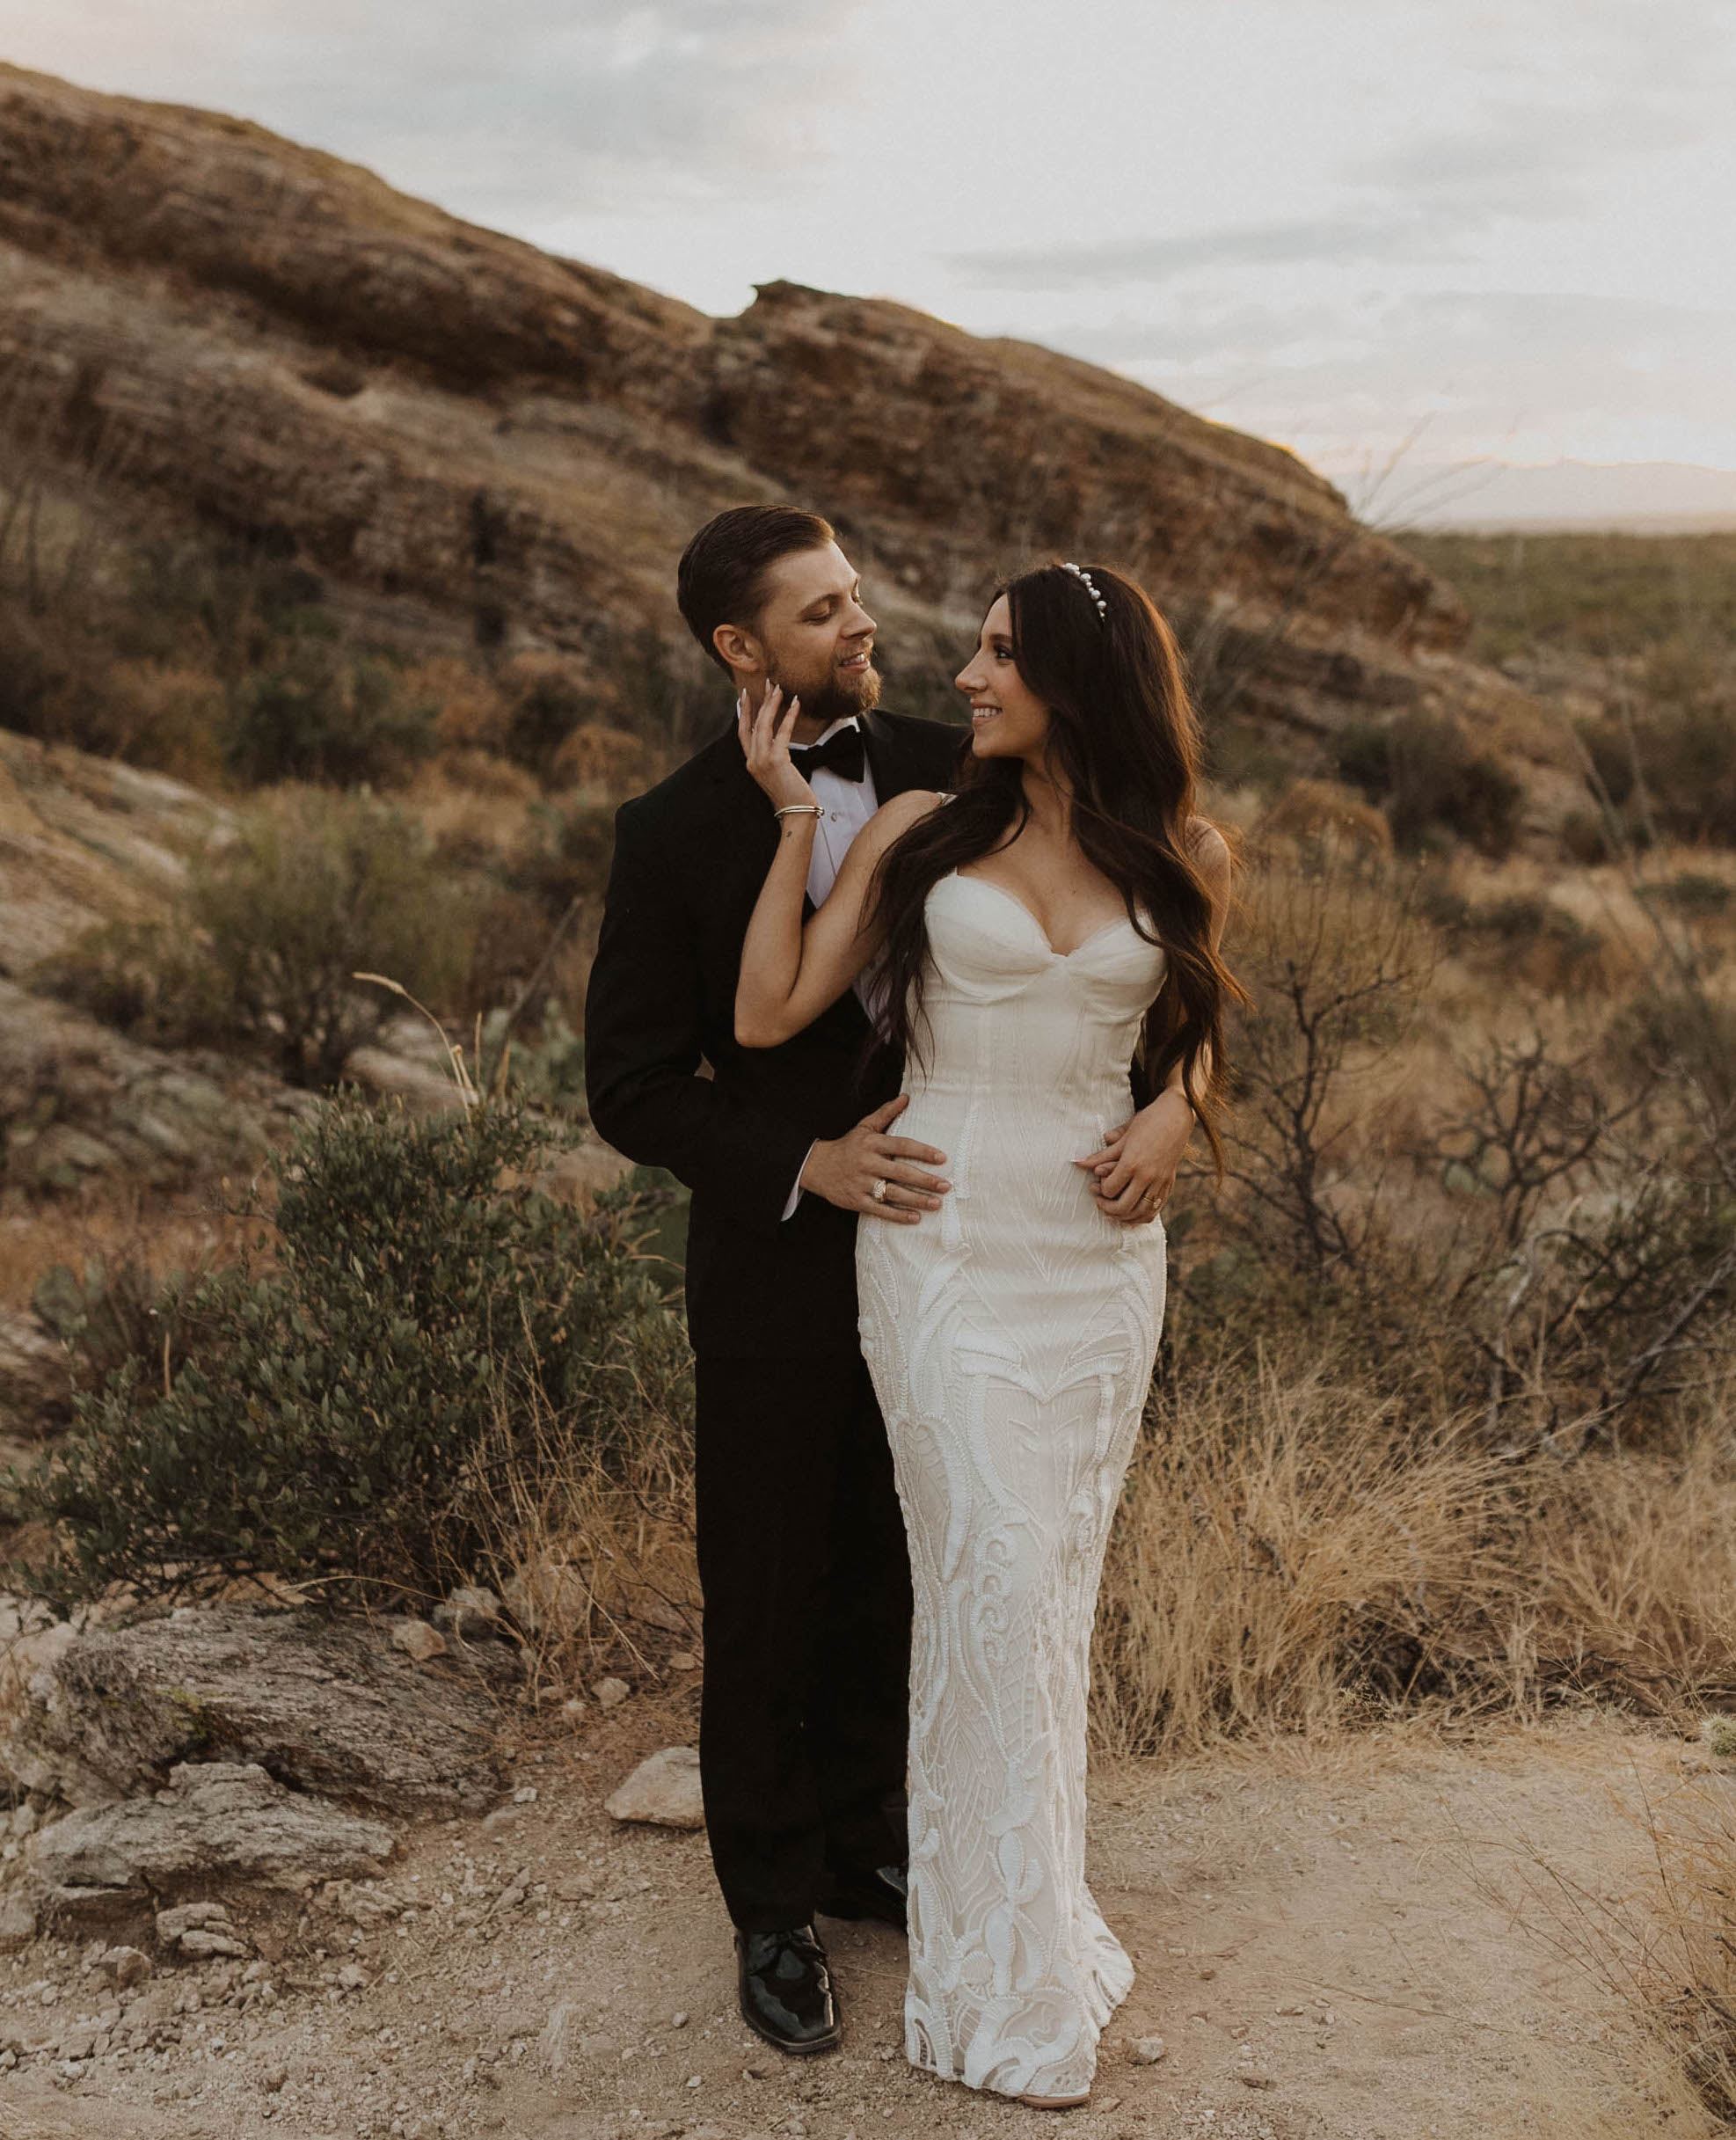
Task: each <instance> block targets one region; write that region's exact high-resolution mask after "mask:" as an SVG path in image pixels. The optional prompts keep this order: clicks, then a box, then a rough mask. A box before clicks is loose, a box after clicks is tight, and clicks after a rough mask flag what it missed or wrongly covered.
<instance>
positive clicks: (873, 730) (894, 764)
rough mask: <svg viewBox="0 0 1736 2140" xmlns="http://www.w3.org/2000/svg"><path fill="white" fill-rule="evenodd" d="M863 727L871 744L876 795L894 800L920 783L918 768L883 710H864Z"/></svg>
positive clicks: (879, 797) (869, 745) (865, 737)
mask: <svg viewBox="0 0 1736 2140" xmlns="http://www.w3.org/2000/svg"><path fill="white" fill-rule="evenodd" d="M862 727H863V734H864V740H865V741H866V743H867V747H868V770H869V771H870V772H871V773H872V774H873V776H874V796H875V800H877V801H879V802H890V801H891V800H892V798H893V797H894V795H901V794H902V793H903V792H904V791H905V789H906V788H908V787H915V785H916V784H917V773H916V769H915V767H914V766H913V765H912V764H911V763H910V754H909V752H908V750H906V749H904V747H903V740H902V738H901V736H900V734H899V733H898V731H897V729H896V728H894V727H893V725H892V723H891V722H890V721H889V720H887V719H886V716H885V715H884V714H881V713H864V715H863V717H862Z"/></svg>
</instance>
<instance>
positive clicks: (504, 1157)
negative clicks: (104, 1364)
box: [17, 1100, 686, 1602]
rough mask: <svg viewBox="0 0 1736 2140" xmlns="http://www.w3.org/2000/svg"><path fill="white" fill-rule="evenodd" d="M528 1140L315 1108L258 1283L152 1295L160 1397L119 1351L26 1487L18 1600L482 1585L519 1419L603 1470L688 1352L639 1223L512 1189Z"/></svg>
mask: <svg viewBox="0 0 1736 2140" xmlns="http://www.w3.org/2000/svg"><path fill="white" fill-rule="evenodd" d="M546 1142H547V1133H546V1131H544V1130H543V1129H541V1128H538V1127H537V1126H536V1124H535V1123H533V1122H532V1121H530V1120H529V1118H528V1117H527V1116H526V1115H525V1114H523V1113H522V1111H521V1110H520V1109H519V1108H518V1107H516V1106H515V1105H513V1104H510V1103H508V1104H507V1105H504V1106H499V1107H495V1106H490V1107H480V1108H478V1109H477V1110H475V1111H474V1112H470V1113H468V1114H466V1113H456V1114H452V1115H450V1116H447V1117H441V1118H439V1119H436V1120H434V1121H415V1120H412V1119H410V1118H408V1117H406V1116H405V1114H402V1113H401V1112H398V1111H396V1110H394V1111H390V1112H375V1111H370V1110H369V1109H368V1108H367V1107H363V1106H361V1104H360V1103H358V1102H355V1101H353V1100H352V1101H342V1102H335V1103H332V1104H330V1105H328V1106H326V1107H323V1108H322V1109H321V1110H320V1112H319V1114H318V1115H317V1117H316V1118H315V1120H314V1121H312V1122H311V1123H310V1124H309V1125H308V1126H307V1127H306V1128H304V1129H303V1132H302V1133H301V1135H300V1136H299V1138H298V1139H297V1141H296V1143H295V1146H294V1148H293V1149H292V1150H291V1151H290V1152H288V1154H287V1155H285V1156H283V1157H281V1158H280V1159H279V1160H278V1161H277V1162H276V1163H275V1165H274V1174H275V1179H276V1185H277V1207H276V1214H275V1216H276V1223H277V1229H278V1234H279V1242H280V1245H279V1248H278V1254H277V1260H276V1263H275V1265H274V1267H269V1268H265V1267H257V1266H252V1265H243V1266H242V1267H237V1268H235V1269H232V1270H230V1271H227V1272H224V1273H222V1274H219V1275H215V1276H209V1277H206V1278H204V1279H202V1280H201V1281H198V1282H195V1283H194V1284H193V1286H192V1287H191V1288H190V1289H188V1290H187V1291H186V1293H185V1294H184V1295H181V1296H171V1298H169V1299H167V1300H165V1301H164V1303H163V1306H164V1310H165V1311H168V1312H170V1313H171V1314H172V1316H173V1318H174V1320H175V1326H176V1327H177V1328H178V1330H179V1331H180V1332H181V1333H183V1335H184V1342H185V1346H186V1355H185V1358H184V1362H183V1364H182V1365H181V1366H180V1368H179V1373H177V1374H175V1375H174V1376H173V1378H172V1380H171V1384H170V1387H169V1389H168V1390H167V1391H166V1393H165V1391H164V1386H163V1384H164V1377H163V1372H162V1368H161V1363H160V1362H156V1363H154V1364H151V1365H146V1364H145V1363H143V1362H142V1361H141V1360H139V1359H138V1358H136V1357H135V1358H129V1359H128V1360H127V1361H125V1362H123V1364H121V1365H120V1367H119V1368H118V1369H116V1370H115V1371H113V1373H111V1374H110V1375H109V1376H108V1377H107V1378H106V1380H105V1381H104V1382H103V1384H101V1386H100V1387H99V1388H98V1390H96V1391H94V1392H87V1393H85V1394H84V1395H83V1396H81V1397H79V1398H78V1399H77V1400H76V1417H75V1422H74V1426H73V1428H72V1430H71V1432H70V1433H69V1435H68V1436H67V1438H66V1440H65V1441H64V1442H62V1444H61V1446H60V1448H59V1450H58V1451H57V1461H56V1462H55V1464H49V1463H48V1462H47V1460H46V1459H45V1460H44V1461H43V1462H42V1463H40V1464H38V1465H37V1466H36V1468H35V1469H34V1470H33V1472H32V1473H31V1474H30V1475H29V1476H28V1478H27V1479H26V1480H24V1481H23V1482H22V1484H21V1486H20V1487H19V1488H18V1492H17V1501H18V1509H17V1513H18V1515H20V1516H23V1517H26V1518H27V1519H28V1518H33V1519H37V1520H40V1521H41V1522H44V1523H47V1524H48V1525H49V1526H50V1527H51V1531H52V1535H53V1537H54V1538H55V1550H54V1552H53V1553H52V1554H51V1555H50V1556H49V1557H48V1558H47V1559H46V1560H45V1561H44V1562H43V1563H42V1564H40V1565H39V1566H38V1567H33V1568H31V1569H29V1570H28V1571H26V1574H27V1579H28V1581H30V1582H31V1584H32V1585H33V1587H36V1588H38V1589H40V1590H41V1592H42V1593H43V1594H44V1595H47V1596H53V1597H55V1598H58V1599H60V1600H62V1601H63V1602H65V1601H69V1600H71V1599H73V1598H76V1597H80V1596H92V1595H95V1594H98V1593H99V1592H100V1591H101V1590H102V1589H104V1588H105V1587H106V1586H107V1585H109V1584H111V1583H117V1582H119V1583H126V1584H130V1585H131V1586H133V1587H134V1588H135V1590H136V1591H137V1592H138V1593H139V1594H140V1595H142V1596H160V1595H165V1594H167V1595H172V1594H175V1593H177V1592H189V1591H198V1590H200V1589H207V1588H208V1587H210V1586H212V1585H213V1584H215V1583H216V1582H218V1581H222V1580H227V1579H232V1578H235V1577H237V1576H242V1575H248V1574H253V1575H261V1574H268V1573H269V1574H275V1575H278V1576H281V1577H283V1578H285V1579H287V1580H288V1581H293V1582H296V1583H301V1584H305V1585H308V1586H310V1590H311V1592H312V1594H313V1595H315V1596H318V1597H321V1598H323V1599H325V1600H327V1601H335V1600H336V1599H338V1598H339V1597H340V1596H346V1595H347V1596H351V1597H355V1596H364V1597H371V1596H385V1595H390V1594H395V1593H410V1594H412V1595H418V1596H427V1595H429V1594H431V1593H435V1592H438V1591H439V1590H440V1589H441V1587H442V1586H443V1585H444V1584H446V1583H448V1582H449V1581H452V1580H453V1579H454V1577H455V1576H456V1575H462V1574H469V1573H470V1572H472V1571H473V1570H474V1569H475V1568H476V1567H477V1564H478V1555H479V1554H480V1553H481V1552H483V1551H484V1549H485V1545H484V1542H485V1537H486V1535H488V1519H489V1495H490V1491H491V1484H490V1478H489V1475H488V1466H489V1464H490V1463H492V1462H493V1463H498V1462H500V1461H503V1460H504V1459H505V1456H508V1455H509V1454H510V1451H511V1449H512V1446H513V1436H514V1433H515V1432H517V1431H519V1423H520V1422H523V1430H524V1431H526V1432H529V1422H530V1421H532V1419H533V1417H534V1418H535V1419H536V1420H538V1421H543V1422H546V1421H547V1420H548V1419H549V1418H550V1417H551V1416H553V1417H555V1418H556V1419H558V1420H563V1421H566V1422H568V1424H569V1428H571V1429H572V1430H573V1431H577V1432H580V1433H582V1434H583V1435H585V1436H586V1437H587V1439H588V1441H589V1442H591V1443H592V1444H593V1445H594V1446H597V1447H599V1448H600V1449H601V1450H602V1452H603V1453H604V1455H605V1456H607V1455H608V1454H609V1450H611V1448H617V1447H618V1448H619V1449H620V1450H625V1448H626V1446H627V1444H628V1442H630V1441H631V1436H632V1435H633V1433H634V1430H635V1421H636V1420H637V1419H638V1417H639V1415H640V1407H641V1406H643V1405H644V1404H646V1402H655V1403H657V1404H659V1405H660V1406H661V1407H662V1409H663V1411H664V1412H665V1413H667V1412H670V1411H672V1410H673V1411H676V1412H680V1411H681V1410H682V1406H683V1399H682V1388H683V1377H684V1375H685V1372H686V1354H685V1349H684V1344H685V1341H684V1339H683V1337H682V1332H681V1328H680V1325H679V1322H678V1320H677V1319H676V1318H675V1316H674V1315H673V1314H672V1312H671V1311H670V1310H669V1309H668V1307H667V1305H666V1304H664V1302H663V1300H662V1298H661V1297H660V1293H659V1291H658V1288H657V1286H656V1284H655V1282H654V1280H653V1275H652V1267H649V1266H648V1265H647V1264H646V1261H645V1260H642V1259H641V1258H640V1257H639V1256H638V1254H637V1253H636V1250H635V1247H634V1245H633V1243H632V1242H631V1239H630V1238H629V1235H630V1233H631V1216H632V1215H631V1208H630V1206H629V1205H628V1204H627V1202H626V1200H624V1199H621V1198H618V1197H617V1198H616V1199H615V1200H614V1201H612V1202H610V1201H609V1200H607V1199H606V1200H604V1205H605V1207H606V1208H604V1209H600V1211H599V1212H598V1214H596V1215H594V1216H591V1217H589V1218H583V1217H580V1216H579V1215H578V1214H577V1213H575V1212H574V1211H573V1210H572V1209H569V1208H567V1207H565V1206H563V1205H559V1204H557V1203H554V1202H552V1201H551V1200H550V1199H549V1198H548V1197H547V1196H545V1195H543V1194H541V1193H540V1191H538V1190H537V1189H536V1187H534V1186H530V1185H529V1183H527V1182H526V1181H525V1180H523V1179H522V1170H523V1169H525V1168H527V1167H528V1166H529V1165H531V1163H532V1162H533V1161H534V1160H535V1159H536V1157H537V1154H538V1152H539V1150H540V1149H541V1148H542V1147H543V1146H544V1145H545V1144H546ZM503 1429H504V1436H505V1438H504V1440H503Z"/></svg>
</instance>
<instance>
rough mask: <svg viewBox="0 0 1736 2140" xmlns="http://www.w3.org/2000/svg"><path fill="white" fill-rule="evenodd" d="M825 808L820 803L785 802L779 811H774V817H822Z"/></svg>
mask: <svg viewBox="0 0 1736 2140" xmlns="http://www.w3.org/2000/svg"><path fill="white" fill-rule="evenodd" d="M825 814H826V806H825V804H824V803H820V802H786V803H785V804H784V807H783V808H782V809H781V810H774V811H773V812H772V815H773V816H774V817H824V816H825Z"/></svg>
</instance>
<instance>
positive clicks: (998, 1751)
mask: <svg viewBox="0 0 1736 2140" xmlns="http://www.w3.org/2000/svg"><path fill="white" fill-rule="evenodd" d="M927 913H928V930H929V945H930V971H929V975H928V982H927V990H926V996H925V1001H924V1010H925V1012H926V1016H927V1019H928V1023H929V1026H930V1041H929V1046H928V1048H927V1051H926V1053H927V1061H926V1063H917V1062H916V1061H915V1060H914V1059H913V1061H912V1063H911V1066H910V1069H909V1070H908V1074H907V1077H906V1079H905V1090H906V1091H907V1092H908V1093H909V1094H910V1096H911V1098H910V1106H909V1107H908V1109H907V1111H906V1112H905V1114H904V1115H903V1116H902V1118H901V1120H900V1121H899V1122H898V1124H897V1125H896V1129H895V1132H894V1134H896V1135H897V1136H908V1137H915V1138H917V1139H919V1140H921V1141H922V1142H923V1143H930V1144H933V1145H934V1146H936V1147H937V1149H938V1150H941V1151H944V1152H945V1153H946V1155H947V1161H946V1166H945V1173H946V1176H947V1178H948V1179H949V1180H951V1181H952V1185H953V1186H952V1194H950V1195H949V1196H947V1197H946V1199H945V1202H944V1204H943V1206H942V1209H940V1211H939V1212H938V1213H935V1214H930V1215H927V1216H924V1217H923V1222H922V1223H921V1224H920V1225H917V1226H894V1225H889V1224H886V1223H878V1224H876V1223H867V1222H865V1221H864V1223H862V1224H861V1225H859V1226H858V1228H857V1278H858V1281H859V1284H860V1289H861V1304H862V1343H863V1351H864V1355H865V1356H866V1358H867V1361H868V1365H869V1368H870V1370H871V1372H872V1376H873V1380H874V1387H875V1390H876V1391H877V1393H878V1395H879V1401H880V1406H881V1409H882V1411H883V1412H884V1413H885V1415H886V1427H887V1430H888V1432H889V1434H890V1436H891V1440H892V1449H893V1457H894V1464H895V1466H896V1471H897V1478H898V1491H899V1498H900V1500H901V1502H902V1504H903V1508H904V1520H905V1523H906V1526H907V1528H908V1532H909V1539H910V1561H911V1573H912V1576H913V1579H914V1582H915V1635H914V1640H913V1644H912V1653H911V1665H910V1978H909V1984H908V1990H907V1992H906V1996H905V2047H906V2050H907V2053H908V2056H909V2058H910V2059H911V2061H912V2063H915V2064H916V2065H919V2066H922V2067H924V2068H926V2069H927V2070H928V2071H931V2072H935V2073H939V2074H943V2075H945V2076H947V2077H948V2078H952V2079H955V2080H960V2081H963V2082H965V2083H966V2084H967V2085H969V2086H971V2087H974V2088H986V2089H991V2090H994V2091H996V2093H1001V2094H1006V2095H1018V2094H1021V2093H1036V2094H1041V2095H1072V2094H1076V2093H1080V2092H1081V2091H1082V2090H1083V2089H1085V2088H1088V2087H1089V2086H1090V2082H1091V2077H1092V2073H1093V2071H1094V2070H1095V2066H1096V2062H1097V2041H1098V2034H1100V2032H1101V2030H1102V2028H1103V2026H1104V2024H1105V2021H1106V2020H1107V2019H1108V2018H1109V2016H1110V2014H1111V2013H1112V2012H1113V2011H1114V2009H1115V2008H1116V2006H1117V2005H1120V2002H1121V2000H1122V1999H1123V1998H1125V1997H1126V1996H1127V1990H1128V1989H1129V1987H1130V1985H1131V1984H1132V1982H1133V1965H1132V1963H1131V1962H1130V1961H1128V1959H1127V1954H1126V1953H1125V1952H1124V1951H1123V1949H1122V1947H1121V1946H1120V1943H1119V1941H1118V1940H1117V1939H1115V1937H1114V1935H1113V1934H1112V1932H1110V1930H1109V1928H1108V1927H1107V1925H1105V1923H1104V1921H1103V1918H1102V1917H1100V1916H1099V1915H1098V1909H1097V1905H1096V1903H1094V1902H1093V1901H1092V1900H1091V1895H1090V1889H1089V1888H1087V1887H1086V1885H1085V1698H1086V1691H1087V1684H1088V1677H1089V1669H1090V1667H1089V1657H1090V1636H1091V1623H1092V1619H1093V1617H1094V1615H1095V1612H1096V1610H1097V1593H1098V1577H1099V1575H1100V1574H1101V1571H1102V1567H1103V1555H1104V1548H1105V1545H1106V1543H1107V1540H1108V1537H1109V1527H1110V1523H1111V1521H1112V1517H1113V1516H1114V1513H1115V1507H1116V1503H1117V1501H1118V1499H1119V1497H1120V1490H1121V1482H1122V1479H1123V1477H1124V1475H1125V1473H1126V1471H1127V1462H1128V1459H1129V1457H1131V1455H1132V1453H1133V1448H1134V1440H1135V1438H1136V1436H1137V1435H1138V1432H1139V1422H1140V1415H1141V1412H1142V1406H1143V1405H1144V1401H1145V1396H1146V1391H1147V1389H1148V1386H1149V1382H1150V1378H1151V1369H1152V1363H1153V1360H1154V1358H1155V1356H1156V1348H1157V1338H1158V1333H1159V1331H1160V1328H1161V1326H1162V1323H1163V1274H1164V1261H1163V1249H1164V1244H1163V1229H1162V1227H1161V1226H1160V1225H1158V1224H1156V1223H1152V1224H1149V1225H1143V1226H1135V1227H1122V1226H1119V1225H1117V1224H1115V1223H1113V1222H1112V1220H1109V1219H1106V1218H1105V1217H1104V1216H1102V1215H1101V1214H1100V1213H1099V1212H1098V1209H1097V1208H1096V1206H1095V1205H1094V1204H1093V1203H1092V1201H1091V1197H1090V1187H1089V1180H1088V1177H1087V1176H1086V1174H1085V1173H1084V1172H1083V1171H1082V1170H1081V1169H1080V1168H1078V1167H1076V1166H1075V1165H1073V1164H1072V1163H1073V1161H1074V1160H1076V1159H1078V1158H1084V1157H1085V1156H1086V1155H1087V1154H1088V1153H1090V1152H1091V1151H1092V1150H1095V1149H1096V1148H1097V1146H1098V1144H1099V1143H1101V1141H1102V1136H1103V1134H1104V1132H1105V1130H1107V1129H1109V1128H1112V1127H1113V1126H1114V1125H1115V1124H1117V1123H1119V1122H1122V1121H1126V1120H1127V1116H1128V1115H1129V1114H1131V1112H1132V1108H1133V1102H1132V1098H1131V1095H1130V1092H1129V1089H1128V1082H1127V1073H1128V1066H1129V1064H1130V1063H1131V1061H1132V1057H1133V1054H1134V1047H1135V1045H1136V1043H1137V1040H1138V1035H1139V1028H1140V1022H1141V1020H1142V1018H1143V1016H1144V1013H1145V1011H1146V1009H1147V1007H1148V1005H1149V1004H1150V1003H1151V1001H1152V999H1153V998H1154V997H1155V996H1156V993H1157V991H1158V990H1159V988H1160V987H1161V985H1162V983H1163V973H1164V961H1163V952H1162V951H1161V950H1160V949H1159V948H1157V947H1156V946H1154V945H1151V944H1149V943H1148V942H1146V941H1145V939H1143V938H1142V936H1141V935H1140V934H1139V932H1138V931H1136V930H1135V929H1134V927H1133V925H1132V924H1131V923H1129V922H1127V920H1125V919H1122V920H1120V921H1116V922H1112V923H1111V924H1108V925H1107V926H1106V927H1105V928H1103V929H1101V930H1099V931H1097V933H1096V934H1095V935H1093V936H1091V937H1090V939H1088V940H1087V941H1086V942H1084V943H1083V944H1082V945H1080V946H1078V947H1077V948H1076V950H1074V951H1072V952H1070V953H1066V954H1062V953H1058V952H1056V951H1054V949H1053V948H1052V947H1051V946H1050V945H1049V942H1048V940H1047V938H1046V937H1045V935H1044V933H1043V931H1042V928H1041V927H1040V925H1039V923H1038V921H1037V919H1036V917H1035V916H1034V915H1032V913H1031V912H1030V910H1029V909H1027V908H1026V907H1025V905H1024V903H1023V902H1021V901H1020V900H1018V899H1016V898H1015V897H1014V896H1013V895H1011V894H1010V893H1009V892H1003V891H1002V890H1001V889H1000V888H999V887H997V886H995V885H992V884H989V883H988V882H987V881H986V880H983V879H981V878H975V877H961V876H959V874H958V873H956V872H955V873H953V874H952V875H951V876H948V877H945V878H943V879H942V880H941V881H940V882H939V883H938V884H937V886H936V887H934V890H933V891H932V892H931V893H930V895H929V903H928V909H927Z"/></svg>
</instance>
